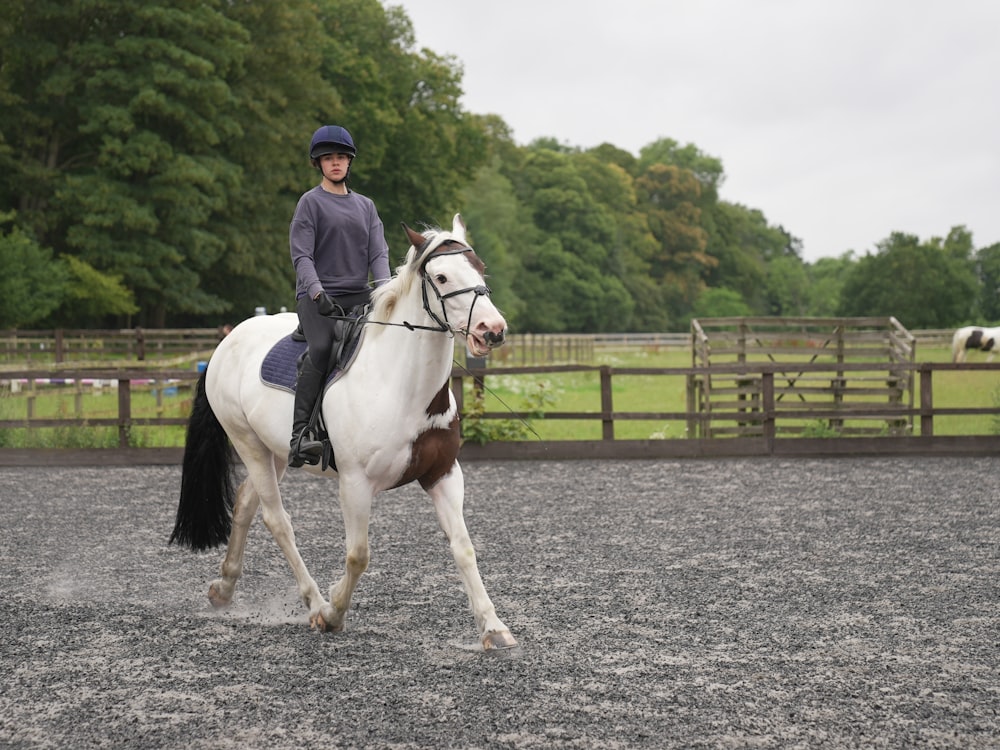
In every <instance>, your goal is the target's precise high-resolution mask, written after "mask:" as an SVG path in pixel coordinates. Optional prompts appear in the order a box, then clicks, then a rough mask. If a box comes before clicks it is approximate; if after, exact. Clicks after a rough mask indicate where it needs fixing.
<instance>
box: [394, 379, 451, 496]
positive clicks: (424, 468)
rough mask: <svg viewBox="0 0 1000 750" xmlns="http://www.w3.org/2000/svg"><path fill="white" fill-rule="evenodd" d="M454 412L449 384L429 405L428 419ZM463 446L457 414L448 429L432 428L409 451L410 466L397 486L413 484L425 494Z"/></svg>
mask: <svg viewBox="0 0 1000 750" xmlns="http://www.w3.org/2000/svg"><path fill="white" fill-rule="evenodd" d="M449 408H451V398H450V391H449V390H448V383H447V382H445V384H444V385H443V386H441V390H439V391H438V392H437V393H436V394H435V395H434V398H432V399H431V402H430V403H429V404H427V416H428V417H435V416H440V415H442V414H447V413H448V409H449ZM461 446H462V436H461V432H460V430H459V428H458V414H456V415H455V416H454V418H453V419H452V420H451V422H450V423H449V424H448V427H447V428H443V427H433V428H431V429H429V430H427V431H425V432H422V433H421V434H420V436H419V437H417V439H416V440H414V441H413V445H412V446H411V447H410V463H409V465H408V466H407V467H406V471H404V472H403V476H402V477H400V479H399V481H398V482H396V484H395V485H394V486H395V487H402V486H403V485H404V484H409V483H410V482H413V481H418V482H420V486H421V487H423V488H424V489H425V490H426V489H428V488H430V487H433V486H434V485H435V484H437V483H438V482H439V481H440V480H441V478H442V477H444V476H446V475H447V474H448V472H450V471H451V469H452V467H453V466H454V465H455V460H456V459H457V458H458V450H459V448H461Z"/></svg>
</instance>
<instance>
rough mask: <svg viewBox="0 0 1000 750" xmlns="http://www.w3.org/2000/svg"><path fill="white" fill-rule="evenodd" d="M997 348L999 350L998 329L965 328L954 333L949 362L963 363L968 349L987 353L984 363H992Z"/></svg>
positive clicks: (999, 330)
mask: <svg viewBox="0 0 1000 750" xmlns="http://www.w3.org/2000/svg"><path fill="white" fill-rule="evenodd" d="M998 348H1000V328H983V327H982V326H965V328H959V329H958V330H957V331H955V335H954V336H953V337H952V339H951V360H952V362H964V361H965V354H966V352H967V351H968V350H969V349H978V350H979V351H981V352H989V356H988V357H987V358H986V361H987V362H992V361H993V355H994V354H996V352H997V349H998Z"/></svg>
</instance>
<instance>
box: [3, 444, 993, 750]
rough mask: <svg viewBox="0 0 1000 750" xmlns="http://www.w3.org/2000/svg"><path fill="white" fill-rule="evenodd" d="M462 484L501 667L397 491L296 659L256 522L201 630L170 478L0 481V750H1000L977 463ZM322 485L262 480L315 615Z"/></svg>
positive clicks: (549, 472) (448, 567)
mask: <svg viewBox="0 0 1000 750" xmlns="http://www.w3.org/2000/svg"><path fill="white" fill-rule="evenodd" d="M463 468H464V471H465V476H466V520H467V522H468V525H469V529H470V531H471V533H472V538H473V541H474V543H475V545H476V548H477V552H478V554H479V563H480V570H481V572H482V574H483V578H484V580H485V582H486V587H487V590H488V591H489V592H490V595H491V597H492V598H493V601H494V603H495V604H496V606H497V610H498V612H499V613H500V616H501V618H502V619H503V620H504V621H505V622H506V623H507V625H508V626H509V627H510V628H511V630H512V631H513V633H514V635H515V637H516V638H517V639H518V641H519V643H520V645H519V647H518V648H517V649H515V650H513V651H510V652H505V653H504V654H502V655H499V656H496V655H491V654H488V653H484V652H483V651H482V650H481V649H480V648H479V647H478V645H477V638H476V634H475V628H474V624H473V621H472V617H471V614H470V611H469V607H468V604H467V601H466V598H465V594H464V593H463V591H462V589H461V586H460V583H459V579H458V573H457V571H456V569H455V566H454V563H453V562H452V559H451V554H450V552H449V549H448V546H447V544H446V542H445V538H444V535H443V533H442V532H441V531H440V529H439V528H438V526H437V522H436V518H435V515H434V512H433V509H432V507H431V505H430V502H429V501H428V500H427V499H426V496H425V495H424V494H423V493H422V492H421V491H420V490H419V488H418V487H416V486H415V485H414V486H410V487H406V488H403V489H400V490H394V491H392V492H388V493H385V494H383V495H382V496H380V497H379V498H377V499H376V503H375V508H374V512H373V518H372V525H371V544H372V560H371V566H370V567H369V569H368V572H367V573H366V574H365V575H364V576H363V577H362V579H361V583H360V585H359V587H358V590H357V593H356V595H355V598H354V603H353V606H352V610H351V612H350V613H349V615H348V623H347V630H346V632H343V633H338V634H320V633H317V632H313V631H311V630H310V629H309V626H308V619H307V615H306V611H305V608H304V607H303V605H302V604H301V603H300V602H299V600H298V597H297V594H296V590H295V586H294V581H293V579H292V575H291V571H290V570H289V568H288V565H287V563H286V562H285V560H284V558H283V557H282V556H281V553H280V552H279V550H278V547H277V545H276V544H275V543H274V542H273V540H272V539H271V538H270V536H269V534H268V533H267V531H266V529H264V527H263V524H262V523H261V522H260V520H259V518H258V520H257V522H256V523H255V524H254V526H253V528H252V530H251V533H250V540H249V546H248V552H247V561H246V569H245V574H244V577H243V579H242V580H241V582H240V586H239V587H238V588H237V592H236V597H235V598H234V602H233V605H232V606H231V607H230V608H229V609H227V610H223V611H220V612H216V611H214V610H213V609H212V607H211V606H210V605H209V603H208V600H207V598H206V593H207V590H208V584H209V581H210V580H211V579H213V578H214V577H215V576H216V573H217V568H218V565H219V562H220V561H221V558H222V550H221V549H220V550H213V551H211V552H206V553H197V554H196V553H192V552H190V551H188V550H184V549H180V548H177V547H176V546H168V545H167V538H168V536H169V534H170V531H171V529H172V527H173V516H174V512H175V509H176V500H177V493H178V487H179V482H180V468H179V467H174V466H157V467H130V468H117V467H116V468H84V469H79V468H72V469H70V468H4V469H0V500H2V503H3V509H4V514H3V520H2V527H0V561H2V565H0V606H2V631H0V671H2V675H3V678H2V681H0V747H4V748H60V749H61V750H65V749H67V748H68V749H70V750H72V749H75V748H88V747H129V748H131V747H135V748H185V749H191V750H194V749H198V748H266V749H267V750H279V749H283V748H305V747H313V748H602V749H606V748H640V747H649V748H854V747H858V748H862V747H863V748H909V747H928V748H986V747H993V748H998V747H1000V716H998V711H1000V606H998V583H1000V575H998V574H1000V506H998V502H997V501H998V498H1000V471H998V469H1000V459H982V458H968V459H966V458H955V457H948V458H940V459H938V458H931V459H927V458H923V459H914V458H874V457H873V458H862V459H851V458H837V459H815V460H814V459H791V460H789V459H775V458H753V459H732V460H700V459H694V460H672V461H646V460H642V461H618V462H612V461H609V462H598V463H587V462H582V461H565V462H555V461H541V462H467V463H465V465H464V467H463ZM335 486H336V485H335V483H333V482H329V481H324V480H319V479H315V478H312V477H309V476H307V475H305V474H303V473H300V472H295V471H292V472H290V473H289V476H287V477H286V479H285V481H284V483H283V489H284V495H285V505H286V508H287V509H288V511H289V512H290V513H291V515H292V519H293V523H294V524H295V528H296V532H297V538H298V542H299V547H300V550H301V551H302V554H303V557H304V558H305V560H306V563H307V564H308V565H309V566H310V571H311V572H312V574H313V576H314V577H315V578H316V580H317V582H319V584H320V587H321V589H322V590H323V591H324V592H325V591H326V590H327V588H328V587H329V585H330V584H331V583H332V582H333V581H334V580H335V579H336V578H337V577H339V575H340V573H341V571H342V570H343V554H344V551H343V550H344V541H343V522H342V520H341V517H340V512H339V509H338V508H337V505H336V501H335V499H334V496H333V493H334V490H335Z"/></svg>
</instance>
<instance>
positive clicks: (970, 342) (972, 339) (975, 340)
mask: <svg viewBox="0 0 1000 750" xmlns="http://www.w3.org/2000/svg"><path fill="white" fill-rule="evenodd" d="M982 340H983V329H982V328H977V329H976V330H974V331H973V332H972V333H970V334H969V338H967V339H966V340H965V348H966V349H979V348H980V345H981V343H982ZM992 345H993V344H992V343H991V344H990V346H992Z"/></svg>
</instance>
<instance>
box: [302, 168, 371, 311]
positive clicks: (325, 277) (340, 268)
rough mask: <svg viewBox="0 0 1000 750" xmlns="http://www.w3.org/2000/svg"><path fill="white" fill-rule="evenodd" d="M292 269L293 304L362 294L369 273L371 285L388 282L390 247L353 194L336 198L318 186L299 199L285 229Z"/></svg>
mask: <svg viewBox="0 0 1000 750" xmlns="http://www.w3.org/2000/svg"><path fill="white" fill-rule="evenodd" d="M288 243H289V247H290V249H291V254H292V265H293V266H294V267H295V298H296V299H300V298H301V297H303V296H305V295H309V297H310V298H312V297H315V296H316V295H317V294H319V293H320V292H321V291H325V292H326V293H327V294H329V295H331V296H334V297H336V296H337V295H344V294H352V293H354V292H362V291H364V290H365V289H367V288H368V276H369V272H370V273H371V276H372V278H373V279H374V282H375V285H376V286H379V285H381V284H384V283H385V282H386V281H388V280H389V278H390V272H389V247H388V245H387V244H386V241H385V230H384V229H383V227H382V220H381V219H380V218H379V215H378V210H377V209H376V208H375V204H374V203H373V202H372V200H371V199H370V198H367V197H365V196H363V195H361V194H359V193H355V192H353V191H351V192H348V194H347V195H335V194H333V193H329V192H327V191H326V190H323V188H321V187H320V186H319V185H317V186H316V187H314V188H313V189H312V190H310V191H308V192H306V193H304V194H303V195H302V197H301V198H299V203H298V205H297V206H296V207H295V214H294V215H293V216H292V223H291V225H290V226H289V229H288Z"/></svg>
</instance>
